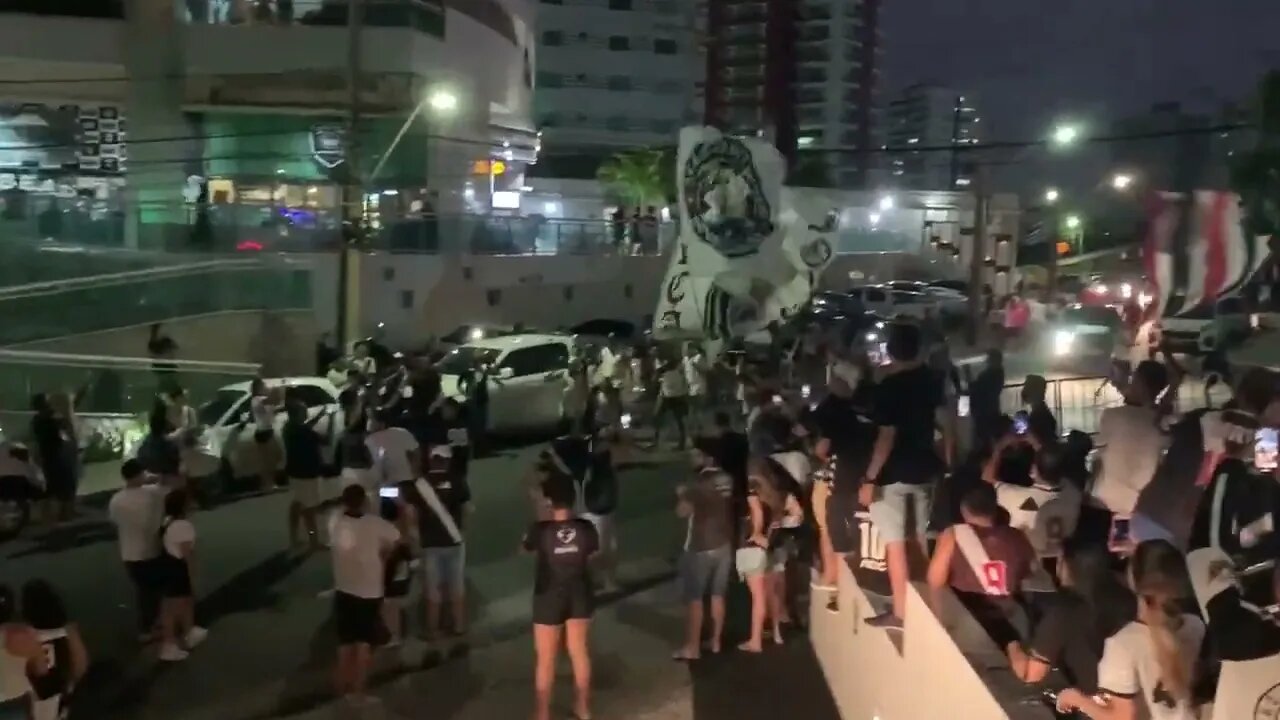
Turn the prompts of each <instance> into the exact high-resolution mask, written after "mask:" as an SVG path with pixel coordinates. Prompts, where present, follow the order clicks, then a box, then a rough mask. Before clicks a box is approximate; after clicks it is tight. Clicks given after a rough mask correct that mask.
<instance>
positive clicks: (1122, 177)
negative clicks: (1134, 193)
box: [1111, 173, 1133, 192]
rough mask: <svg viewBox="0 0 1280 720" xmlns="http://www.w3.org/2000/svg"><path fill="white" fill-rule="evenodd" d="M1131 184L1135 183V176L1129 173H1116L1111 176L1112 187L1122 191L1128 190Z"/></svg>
mask: <svg viewBox="0 0 1280 720" xmlns="http://www.w3.org/2000/svg"><path fill="white" fill-rule="evenodd" d="M1130 185H1133V176H1132V175H1129V174H1127V173H1116V174H1115V175H1114V176H1112V178H1111V187H1113V188H1115V189H1116V190H1119V191H1120V192H1124V191H1125V190H1128V189H1129V186H1130Z"/></svg>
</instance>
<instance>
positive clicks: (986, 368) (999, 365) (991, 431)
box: [969, 349, 1004, 450]
mask: <svg viewBox="0 0 1280 720" xmlns="http://www.w3.org/2000/svg"><path fill="white" fill-rule="evenodd" d="M1003 391H1004V353H1002V352H1000V351H999V350H996V349H991V350H988V351H987V361H986V364H985V365H983V366H982V370H981V371H979V372H978V376H977V377H975V378H974V379H973V381H972V382H970V383H969V416H970V421H971V424H972V431H973V433H972V436H971V437H972V440H971V444H970V448H971V449H973V450H979V449H981V448H986V447H989V446H990V444H991V443H993V442H995V441H996V439H997V438H996V427H997V426H998V425H999V423H1000V393H1001V392H1003Z"/></svg>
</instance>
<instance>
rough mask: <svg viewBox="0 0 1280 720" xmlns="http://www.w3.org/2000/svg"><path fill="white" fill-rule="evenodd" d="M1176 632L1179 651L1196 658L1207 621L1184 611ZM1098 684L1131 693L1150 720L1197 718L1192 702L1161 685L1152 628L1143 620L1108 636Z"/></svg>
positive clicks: (1104, 688) (1106, 689) (1115, 691)
mask: <svg viewBox="0 0 1280 720" xmlns="http://www.w3.org/2000/svg"><path fill="white" fill-rule="evenodd" d="M1182 618H1183V623H1182V627H1181V628H1180V629H1179V630H1178V632H1177V633H1176V635H1177V640H1178V648H1179V655H1180V656H1181V657H1182V658H1184V659H1186V660H1187V661H1188V662H1193V661H1194V658H1196V657H1197V656H1198V655H1199V654H1200V643H1201V642H1202V641H1203V640H1204V623H1203V622H1201V621H1200V618H1198V617H1196V616H1195V615H1183V616H1182ZM1098 688H1099V690H1100V691H1101V692H1102V693H1104V694H1111V695H1117V696H1123V697H1131V698H1133V701H1134V702H1135V703H1137V705H1138V713H1137V717H1138V718H1139V719H1140V720H1141V719H1143V718H1150V720H1196V717H1197V715H1196V711H1195V709H1194V708H1192V707H1191V706H1189V705H1187V704H1185V703H1182V702H1179V703H1177V704H1176V705H1174V704H1172V703H1173V699H1172V697H1171V696H1168V695H1167V693H1165V692H1164V688H1162V687H1161V686H1160V663H1159V662H1157V660H1156V649H1155V645H1154V644H1153V643H1152V642H1151V631H1150V630H1149V629H1148V628H1147V626H1146V625H1143V624H1142V623H1140V622H1131V623H1129V624H1128V625H1125V626H1124V627H1123V628H1121V629H1120V632H1117V633H1116V634H1115V635H1112V636H1111V637H1110V638H1107V642H1106V644H1105V645H1104V646H1103V650H1102V660H1101V661H1099V662H1098Z"/></svg>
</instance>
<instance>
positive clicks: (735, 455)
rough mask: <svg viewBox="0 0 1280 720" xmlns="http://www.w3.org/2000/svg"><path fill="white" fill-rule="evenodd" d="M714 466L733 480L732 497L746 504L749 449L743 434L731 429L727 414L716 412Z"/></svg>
mask: <svg viewBox="0 0 1280 720" xmlns="http://www.w3.org/2000/svg"><path fill="white" fill-rule="evenodd" d="M713 435H714V436H715V438H716V464H717V465H719V466H720V468H721V469H723V470H724V471H725V472H727V473H729V477H731V478H733V494H734V497H735V498H737V499H738V500H740V501H742V502H744V503H745V502H746V497H747V458H749V457H750V455H751V449H750V446H749V444H748V441H747V436H746V434H745V433H741V432H738V431H737V430H734V429H733V422H732V421H731V420H730V419H729V413H726V412H723V411H721V412H717V413H716V417H715V430H714V432H713Z"/></svg>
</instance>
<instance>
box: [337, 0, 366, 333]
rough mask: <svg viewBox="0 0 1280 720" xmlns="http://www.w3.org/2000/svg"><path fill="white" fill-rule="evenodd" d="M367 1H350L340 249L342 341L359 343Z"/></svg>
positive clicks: (340, 327)
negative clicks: (362, 90) (363, 47)
mask: <svg viewBox="0 0 1280 720" xmlns="http://www.w3.org/2000/svg"><path fill="white" fill-rule="evenodd" d="M363 29H364V0H347V92H348V97H347V124H346V134H345V136H344V138H343V140H344V142H343V163H344V165H345V167H346V172H345V174H344V175H343V183H342V231H341V232H342V235H341V241H342V243H341V247H340V248H339V250H338V307H337V311H338V323H337V325H338V326H337V336H338V342H340V343H341V344H342V345H341V347H342V349H343V350H344V351H345V350H346V349H347V348H349V347H351V345H352V343H354V342H355V341H356V340H359V339H360V337H359V332H360V252H361V249H362V248H361V246H362V245H363V244H364V239H365V237H364V183H363V182H361V179H360V78H361V74H362V73H361V71H360V68H361V54H360V53H361V42H360V41H361V38H362V36H363V33H362V32H361V31H362V30H363Z"/></svg>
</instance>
